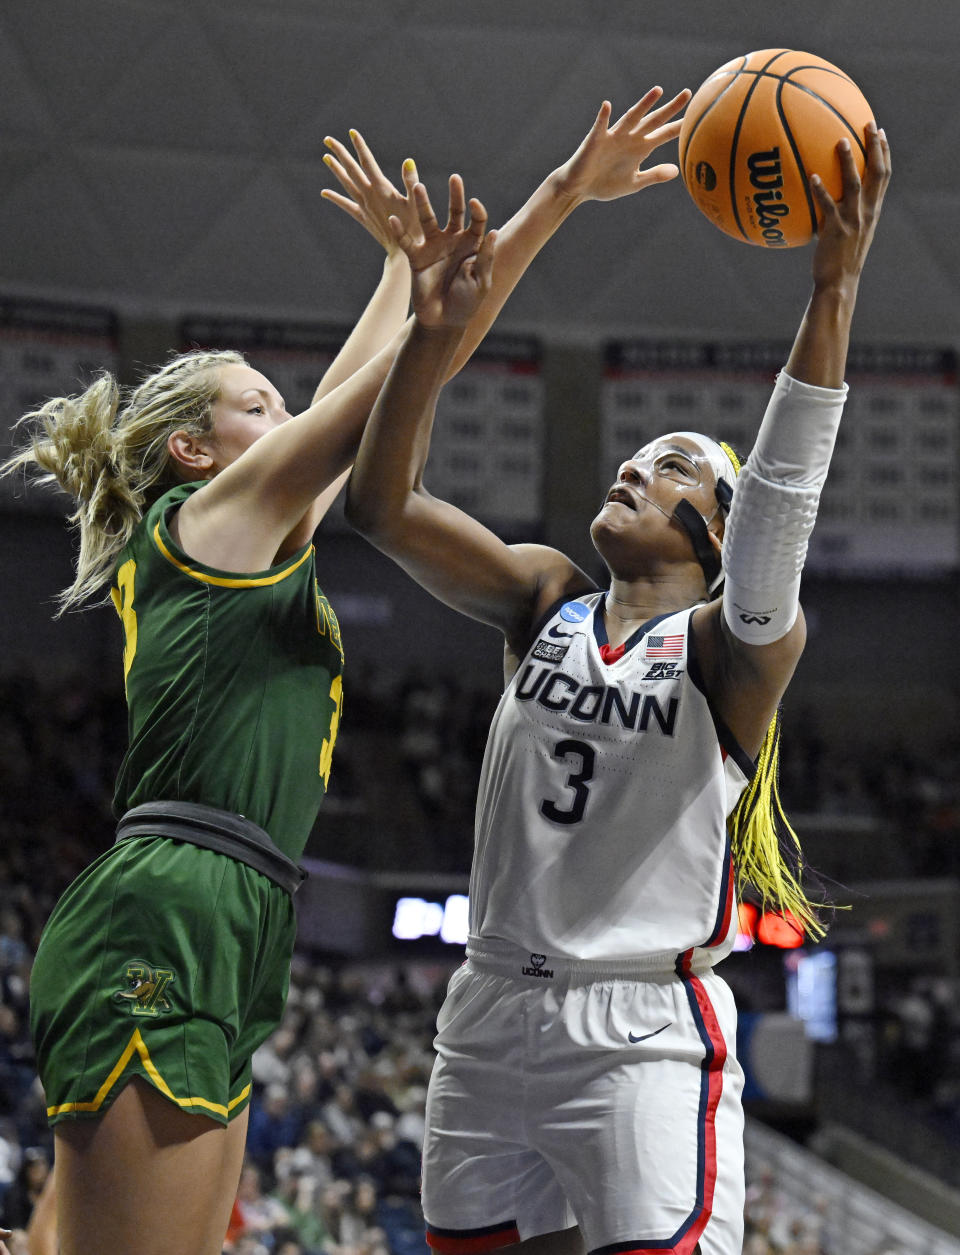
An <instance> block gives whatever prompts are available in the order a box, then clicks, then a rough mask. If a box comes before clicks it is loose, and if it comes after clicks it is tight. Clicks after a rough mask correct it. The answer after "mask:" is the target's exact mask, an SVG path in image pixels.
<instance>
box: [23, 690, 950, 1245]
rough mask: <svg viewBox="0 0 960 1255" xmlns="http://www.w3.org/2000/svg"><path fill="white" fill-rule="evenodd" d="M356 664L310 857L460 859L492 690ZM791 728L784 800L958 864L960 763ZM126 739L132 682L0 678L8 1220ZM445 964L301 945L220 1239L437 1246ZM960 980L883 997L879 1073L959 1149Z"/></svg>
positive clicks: (33, 1178)
mask: <svg viewBox="0 0 960 1255" xmlns="http://www.w3.org/2000/svg"><path fill="white" fill-rule="evenodd" d="M358 671H359V672H360V673H359V674H355V675H354V676H353V677H352V678H353V684H352V685H351V689H350V693H349V697H348V701H347V704H346V707H345V712H344V724H343V730H342V733H341V740H340V742H339V743H338V746H337V756H336V762H335V771H334V775H333V787H332V789H331V794H330V797H329V798H328V800H327V805H326V806H325V808H324V811H323V813H322V815H321V819H320V821H319V823H318V826H317V829H316V831H315V833H314V834H313V836H312V838H311V844H310V846H309V847H308V853H309V854H311V855H313V856H314V857H317V858H329V857H330V851H329V849H328V848H327V842H326V840H325V833H327V832H332V833H335V834H336V838H337V839H336V851H337V853H336V861H341V862H349V863H353V864H355V865H357V866H360V867H376V868H387V869H389V868H399V867H403V868H404V869H406V870H423V871H445V872H466V871H467V870H468V868H469V860H470V848H471V841H472V806H473V797H474V792H475V788H476V781H477V776H478V772H479V766H480V759H481V756H482V751H483V745H484V740H485V736H486V729H487V725H488V722H489V718H490V714H491V713H492V709H493V706H494V704H495V702H496V698H497V695H496V694H495V693H491V692H487V691H481V690H477V691H464V690H463V689H460V688H458V687H456V686H455V685H454V684H452V683H449V682H439V681H433V680H431V681H430V682H426V681H424V680H422V679H421V678H419V677H417V676H407V677H404V678H402V679H398V680H394V681H392V682H389V683H388V682H387V681H385V679H384V677H383V676H376V677H374V676H373V675H372V674H370V673H368V674H366V675H364V673H363V672H362V669H360V668H358ZM798 726H802V729H803V731H802V735H801V734H800V733H799V732H794V731H793V730H792V729H791V727H790V725H789V723H788V724H787V726H786V730H785V744H784V752H783V753H784V774H783V781H782V786H783V793H784V797H785V802H786V805H787V807H788V810H792V811H794V812H802V813H811V812H820V813H823V812H828V813H829V812H830V811H831V810H834V811H836V812H839V813H841V814H842V815H843V816H845V817H849V816H850V815H852V814H853V815H855V814H860V815H863V816H865V817H868V818H872V819H873V820H875V821H876V822H877V824H878V825H886V829H884V830H889V831H891V832H892V833H894V834H895V829H896V824H897V823H898V822H899V821H901V820H902V821H904V822H906V820H907V819H908V820H909V825H910V828H909V830H910V832H911V833H912V834H913V835H912V838H911V841H910V842H904V841H895V842H893V843H894V844H896V846H897V848H898V857H900V858H903V857H904V855H903V851H902V848H901V847H905V848H906V849H907V851H908V853H909V852H910V851H912V852H913V853H914V854H915V856H916V865H915V866H914V867H913V868H912V869H911V874H915V875H923V874H930V873H931V872H932V871H935V872H936V874H938V875H943V874H951V873H954V874H955V873H957V872H958V871H960V770H958V765H957V763H955V762H954V761H953V760H952V758H951V756H950V755H944V756H943V757H942V758H940V759H939V760H938V761H937V762H929V761H926V760H921V759H917V758H912V757H911V756H910V755H909V754H908V753H907V752H906V751H905V750H898V751H895V752H894V751H891V754H890V755H889V756H888V757H886V758H885V759H884V762H883V765H882V771H880V770H876V771H875V770H874V768H873V766H872V764H871V763H855V762H854V761H853V760H846V759H844V758H843V757H842V756H841V755H839V754H837V753H836V752H834V750H833V749H832V748H828V747H827V746H826V745H825V744H824V743H823V742H822V741H821V739H820V738H819V737H818V736H816V735H815V734H814V733H813V732H811V726H812V725H811V724H810V721H809V720H803V721H800V723H799V724H798ZM125 734H126V710H125V704H124V699H123V692H122V688H120V687H118V686H117V684H116V683H115V680H114V677H112V676H111V677H109V679H104V680H103V681H102V682H98V681H97V680H95V679H92V678H90V677H87V678H80V677H77V676H60V677H54V676H51V675H49V674H47V675H40V674H35V675H28V674H19V675H16V676H11V677H7V678H6V679H0V833H2V840H0V1223H2V1224H5V1225H6V1226H7V1227H12V1228H20V1227H22V1226H23V1225H24V1224H25V1223H26V1220H27V1218H28V1217H29V1214H30V1211H31V1208H32V1206H33V1202H34V1200H35V1198H36V1196H37V1194H38V1192H39V1190H40V1188H41V1187H42V1184H43V1181H44V1179H45V1177H46V1174H47V1172H48V1171H49V1165H50V1162H51V1155H52V1139H51V1137H50V1134H49V1131H48V1129H47V1127H46V1120H45V1116H44V1101H43V1095H42V1093H41V1091H40V1088H39V1085H38V1082H37V1080H36V1075H35V1071H34V1067H33V1055H32V1049H31V1046H30V1041H29V1033H28V1024H27V995H28V982H29V972H30V966H31V961H32V956H33V953H34V951H35V948H36V944H37V941H38V938H39V935H40V931H41V929H42V927H43V924H44V922H45V920H46V918H47V916H48V914H49V912H50V910H51V908H52V906H53V904H54V902H55V901H56V899H57V897H58V896H59V894H60V892H61V891H62V890H63V889H64V888H65V887H66V885H67V884H68V883H69V882H70V881H71V880H72V879H73V877H74V876H75V875H76V874H77V872H78V871H79V870H80V869H81V868H82V867H83V866H85V865H86V863H87V862H89V860H90V859H91V858H92V857H94V856H95V855H96V854H97V853H99V852H100V851H101V850H103V849H104V848H105V847H106V846H107V845H108V844H109V843H110V841H111V840H112V837H113V819H112V815H111V794H112V782H113V777H114V774H115V771H116V767H117V764H118V762H119V759H120V757H121V755H122V752H123V748H124V742H125ZM370 762H375V763H376V765H377V766H376V771H375V772H371V771H369V769H368V767H367V764H368V763H370ZM373 815H375V816H376V817H377V822H376V823H375V824H372V823H371V822H370V820H371V816H373ZM385 816H389V821H387V820H386V819H385V818H384V817H385ZM374 840H375V841H376V844H375V845H374V844H371V842H373V841H374ZM825 870H828V871H829V868H827V869H825ZM448 970H449V966H448V967H447V969H444V968H443V966H442V965H438V967H437V968H436V970H432V971H431V969H429V968H423V967H422V966H421V967H419V968H417V969H416V973H419V975H416V978H415V979H414V978H411V977H410V976H409V975H408V974H406V973H405V971H404V970H400V969H397V968H396V967H395V966H394V967H389V968H384V969H382V970H379V971H378V972H374V973H372V974H371V973H367V974H366V975H365V976H361V975H360V974H359V973H358V970H357V969H353V970H352V971H348V972H346V973H345V972H342V971H338V970H336V969H334V968H331V967H325V966H317V965H316V963H315V962H313V961H312V960H310V959H307V958H303V957H301V958H298V959H297V961H296V962H295V965H294V971H293V977H292V982H291V996H290V1002H289V1007H288V1011H287V1014H286V1017H285V1020H284V1023H283V1025H282V1026H281V1028H280V1029H279V1030H278V1031H277V1032H276V1033H275V1034H274V1035H273V1037H272V1038H271V1039H270V1040H269V1041H268V1042H267V1043H266V1044H265V1045H264V1046H263V1047H262V1048H261V1049H260V1050H259V1051H258V1052H257V1055H256V1056H255V1059H254V1081H255V1091H254V1098H253V1101H252V1106H251V1116H250V1127H249V1138H248V1148H247V1160H246V1164H245V1167H244V1171H243V1176H242V1180H241V1184H240V1189H239V1192H238V1196H237V1201H236V1205H235V1207H234V1212H233V1216H232V1218H231V1225H230V1230H229V1233H228V1238H227V1245H226V1247H225V1250H227V1251H230V1252H232V1253H233V1255H426V1252H427V1248H426V1245H425V1243H424V1239H423V1232H422V1219H421V1216H420V1210H419V1201H418V1178H419V1155H420V1146H421V1141H422V1135H423V1119H424V1110H423V1108H424V1098H425V1092H426V1082H427V1078H428V1075H429V1070H430V1066H431V1062H432V1053H431V1039H432V1033H433V1023H434V1018H435V1015H436V1010H437V1007H438V1006H439V1001H440V998H441V997H442V992H443V986H444V984H445V980H446V975H447V971H448ZM424 973H426V975H425V974H424ZM957 993H958V990H957V989H956V988H955V987H954V984H953V983H952V982H950V981H946V980H933V979H929V978H922V979H920V980H918V981H915V982H913V983H912V984H910V983H909V982H908V981H905V982H904V984H903V986H902V987H901V988H899V989H897V990H894V991H892V992H891V993H890V994H889V996H886V995H885V996H886V1001H885V1002H884V1003H883V1005H881V1006H879V1008H878V1012H877V1016H876V1024H875V1029H876V1033H877V1042H878V1050H877V1058H878V1060H879V1066H881V1067H882V1068H883V1070H884V1072H885V1074H886V1075H887V1077H888V1079H889V1080H890V1081H891V1083H893V1084H896V1085H897V1086H899V1088H900V1090H901V1095H900V1096H901V1097H902V1098H903V1099H904V1100H906V1101H910V1102H911V1103H914V1104H920V1105H921V1106H922V1107H924V1109H925V1110H927V1111H928V1112H929V1113H931V1114H932V1115H934V1116H935V1117H936V1118H937V1119H938V1120H939V1122H940V1125H941V1128H942V1130H943V1131H944V1132H945V1133H946V1135H947V1136H949V1137H950V1138H951V1139H952V1141H953V1142H954V1143H956V1142H960V998H958V997H957ZM747 1222H748V1224H747V1241H746V1245H745V1247H744V1250H745V1252H746V1253H748V1255H774V1253H775V1255H785V1253H788V1255H840V1253H839V1251H837V1250H836V1249H835V1247H834V1246H832V1245H831V1243H830V1236H829V1233H828V1232H827V1230H826V1229H825V1227H824V1223H823V1218H822V1217H820V1219H819V1220H818V1218H817V1214H816V1209H815V1208H814V1209H813V1212H812V1213H810V1212H806V1213H804V1214H803V1215H797V1214H794V1213H793V1212H792V1211H791V1210H790V1209H789V1208H787V1207H785V1206H783V1205H782V1204H778V1202H777V1198H776V1192H775V1190H773V1189H772V1188H771V1187H769V1185H768V1184H767V1183H764V1182H762V1181H761V1182H754V1183H751V1194H750V1196H749V1199H748V1208H747ZM21 1249H23V1248H22V1247H21ZM11 1251H12V1253H13V1255H15V1253H16V1251H17V1243H16V1240H14V1242H13V1244H12V1245H11ZM877 1255H899V1253H895V1252H892V1251H891V1252H888V1251H883V1252H881V1251H878V1252H877Z"/></svg>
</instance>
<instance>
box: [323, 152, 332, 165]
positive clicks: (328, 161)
mask: <svg viewBox="0 0 960 1255" xmlns="http://www.w3.org/2000/svg"><path fill="white" fill-rule="evenodd" d="M323 164H324V165H325V166H332V165H333V158H332V157H331V156H330V154H329V153H324V154H323Z"/></svg>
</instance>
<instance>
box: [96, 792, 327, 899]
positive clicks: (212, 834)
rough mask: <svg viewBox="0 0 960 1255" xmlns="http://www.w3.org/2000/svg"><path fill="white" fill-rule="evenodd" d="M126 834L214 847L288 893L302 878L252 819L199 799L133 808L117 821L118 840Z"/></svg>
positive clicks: (296, 867) (290, 860)
mask: <svg viewBox="0 0 960 1255" xmlns="http://www.w3.org/2000/svg"><path fill="white" fill-rule="evenodd" d="M131 837H172V838H173V839H174V840H175V841H188V842H189V843H190V844H191V845H199V846H201V847H202V848H203V849H205V850H216V852H217V853H218V854H226V855H227V857H228V858H234V859H236V860H237V862H239V863H246V864H247V866H248V867H252V868H254V869H255V870H256V871H258V872H261V873H262V874H263V875H264V876H267V877H268V878H269V879H270V880H272V881H273V882H274V884H277V885H279V886H280V888H281V889H285V890H286V891H287V893H289V894H290V895H291V896H292V895H293V894H295V893H296V891H297V890H298V889H299V888H300V885H301V884H302V883H303V881H304V880H306V878H307V873H306V872H305V871H304V869H303V868H302V867H299V866H298V865H297V864H296V863H295V862H294V861H293V860H292V859H289V858H287V856H286V854H284V852H283V851H282V850H281V849H280V847H279V846H278V845H276V844H275V842H274V840H273V838H272V837H271V836H270V834H269V833H268V832H265V831H264V829H263V828H261V827H260V826H259V825H258V824H255V823H254V822H253V820H252V819H247V818H246V816H245V815H236V814H234V812H233V811H222V810H218V809H217V808H216V807H215V806H202V805H201V804H200V803H198V802H166V801H162V800H161V801H156V802H144V803H143V805H142V806H134V807H133V808H132V809H131V810H128V811H127V812H126V814H125V815H124V816H123V817H122V818H121V820H120V822H119V824H118V825H117V842H120V841H127V840H129V839H130V838H131ZM115 844H116V843H115Z"/></svg>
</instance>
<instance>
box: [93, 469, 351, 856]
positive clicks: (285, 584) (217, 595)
mask: <svg viewBox="0 0 960 1255" xmlns="http://www.w3.org/2000/svg"><path fill="white" fill-rule="evenodd" d="M201 487H202V484H183V485H181V486H179V487H177V488H174V489H172V490H171V491H170V492H168V493H166V494H165V495H164V496H163V497H161V498H160V499H159V500H158V501H157V502H156V503H155V504H154V505H153V506H151V508H150V510H149V511H148V513H147V514H146V516H145V517H144V519H143V520H142V522H141V523H140V525H139V526H138V527H137V530H136V531H135V532H134V534H133V536H132V537H131V539H130V542H129V543H128V544H127V546H126V547H125V548H124V550H123V552H122V553H121V554H120V557H119V560H118V563H117V568H116V571H115V573H114V579H113V588H112V589H111V595H112V597H113V600H114V604H115V605H116V607H117V611H118V613H119V615H120V618H121V620H122V622H123V628H124V635H125V641H126V645H125V649H124V659H123V665H124V675H125V680H126V689H127V708H128V712H129V736H130V744H129V748H128V750H127V754H126V757H125V758H124V760H123V763H122V765H121V768H120V774H119V777H118V780H117V788H116V794H115V797H114V806H115V808H116V811H117V814H118V815H120V814H123V812H124V811H126V810H128V809H129V808H130V807H131V806H137V805H139V804H140V803H143V802H152V801H158V800H160V799H172V800H175V801H184V802H201V803H204V804H205V805H207V806H216V807H219V808H220V809H222V810H229V811H234V812H236V813H237V814H240V815H245V816H246V817H247V818H248V819H252V820H253V821H254V822H255V823H257V824H259V825H260V826H261V827H262V828H265V829H266V830H267V832H269V834H270V836H271V837H272V838H273V840H274V841H275V842H276V844H277V845H278V846H279V847H280V849H281V850H282V851H283V852H284V854H286V855H287V856H288V857H289V858H291V859H296V858H298V857H299V856H300V854H301V853H302V851H303V847H304V845H305V844H306V840H307V837H308V835H309V833H310V829H311V827H312V825H313V822H314V820H315V818H316V814H317V809H318V807H319V805H320V803H321V801H322V800H323V796H324V793H325V791H326V787H327V780H328V777H329V774H330V763H331V758H332V755H333V745H334V741H335V740H336V737H337V727H338V724H339V720H340V705H341V699H342V680H341V673H342V671H343V648H342V646H341V643H340V629H339V626H338V624H337V620H336V616H335V615H334V613H333V610H332V609H331V607H330V604H329V602H328V601H327V599H326V597H324V595H323V594H322V593H321V592H320V589H319V587H318V586H317V578H316V571H315V567H314V551H313V546H312V545H307V546H305V547H304V548H303V549H302V550H300V551H299V552H298V553H295V554H294V555H293V556H292V557H291V558H288V559H287V561H285V562H282V563H280V564H279V565H278V566H275V567H271V568H270V569H269V570H268V571H260V572H256V573H253V574H244V575H238V574H231V573H230V572H226V571H216V570H214V569H213V568H211V567H207V566H204V565H203V564H202V563H200V562H195V561H194V560H193V559H192V558H189V557H188V556H187V555H186V554H185V553H184V552H183V551H182V550H181V549H179V548H178V547H177V545H176V544H175V543H174V541H173V540H172V538H171V536H170V532H169V531H168V529H167V517H168V516H169V515H170V514H171V513H172V512H173V511H174V510H175V509H176V508H177V507H178V506H179V505H180V504H181V503H182V502H183V501H185V500H186V498H187V497H188V496H189V495H190V494H191V493H192V492H195V491H197V489H199V488H201Z"/></svg>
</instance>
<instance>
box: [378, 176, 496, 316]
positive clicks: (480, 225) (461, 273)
mask: <svg viewBox="0 0 960 1255" xmlns="http://www.w3.org/2000/svg"><path fill="white" fill-rule="evenodd" d="M413 200H414V203H415V204H416V207H417V227H416V229H415V230H413V231H411V230H410V229H409V226H408V225H407V224H406V223H405V222H404V221H403V220H402V219H401V218H400V217H398V216H395V215H394V216H391V218H390V229H391V232H392V234H393V238H394V240H395V241H396V243H397V246H398V247H399V248H401V249H403V251H404V253H406V255H407V259H408V261H409V262H410V271H411V278H412V281H411V300H412V302H413V312H414V313H415V314H416V316H417V319H418V321H419V322H420V323H421V324H422V325H423V326H425V327H463V326H465V325H466V324H467V323H468V322H469V321H470V319H471V317H472V316H473V315H474V314H475V313H476V311H477V309H478V308H479V306H480V304H481V302H482V301H483V298H484V297H485V296H486V294H487V292H489V290H490V281H491V278H492V275H493V255H494V245H495V242H496V237H497V233H496V231H490V232H489V233H487V230H486V228H487V211H486V210H485V209H484V207H483V205H482V204H481V203H480V201H478V200H477V199H475V198H471V200H470V203H469V209H470V222H469V224H467V223H466V211H467V202H466V199H465V196H464V190H463V180H462V179H461V178H460V176H459V174H452V175H451V176H450V201H449V209H448V213H447V225H446V226H445V227H443V228H441V226H440V224H439V222H438V221H437V216H436V214H435V213H434V211H433V206H432V205H431V204H430V197H429V196H428V194H427V189H426V188H425V187H424V185H423V184H422V183H417V184H415V185H414V187H413Z"/></svg>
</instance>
